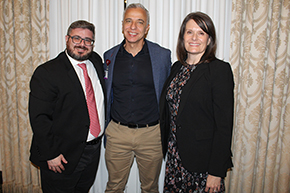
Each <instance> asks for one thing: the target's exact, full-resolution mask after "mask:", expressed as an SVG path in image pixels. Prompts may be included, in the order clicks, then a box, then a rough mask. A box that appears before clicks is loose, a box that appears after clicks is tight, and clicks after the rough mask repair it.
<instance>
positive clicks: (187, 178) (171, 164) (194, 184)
mask: <svg viewBox="0 0 290 193" xmlns="http://www.w3.org/2000/svg"><path fill="white" fill-rule="evenodd" d="M195 68H196V66H194V65H189V66H182V67H181V69H180V72H179V73H177V75H176V76H175V77H174V78H173V80H172V81H171V83H170V85H169V87H168V88H167V94H166V100H167V102H168V104H169V109H170V114H171V119H170V120H171V123H170V128H171V132H170V135H169V142H168V153H167V162H166V173H165V183H164V193H169V192H182V193H185V192H187V193H191V192H192V193H203V192H205V191H204V190H205V187H206V178H207V176H208V174H207V173H196V172H190V171H188V170H186V169H185V168H184V167H183V165H182V161H181V159H180V157H179V153H178V149H177V141H176V117H177V114H178V108H179V103H180V95H181V92H182V88H183V87H184V86H185V85H186V83H187V81H188V80H189V79H190V75H191V72H192V71H194V70H195ZM220 192H224V180H223V179H222V180H221V187H220Z"/></svg>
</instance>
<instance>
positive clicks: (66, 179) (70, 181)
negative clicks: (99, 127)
mask: <svg viewBox="0 0 290 193" xmlns="http://www.w3.org/2000/svg"><path fill="white" fill-rule="evenodd" d="M100 150H101V140H100V141H99V142H98V143H97V144H94V145H86V147H85V149H84V152H83V154H82V157H81V159H80V161H79V163H78V165H77V167H76V169H75V171H74V172H73V173H72V174H70V175H66V174H63V173H54V172H53V171H51V170H49V171H48V170H40V172H41V185H42V191H43V193H87V192H89V190H90V188H91V186H92V185H93V183H94V181H95V177H96V173H97V170H98V165H99V158H100Z"/></svg>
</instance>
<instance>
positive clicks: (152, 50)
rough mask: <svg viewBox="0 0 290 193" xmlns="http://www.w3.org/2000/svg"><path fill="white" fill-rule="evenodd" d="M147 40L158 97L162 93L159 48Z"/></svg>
mask: <svg viewBox="0 0 290 193" xmlns="http://www.w3.org/2000/svg"><path fill="white" fill-rule="evenodd" d="M145 41H146V42H147V46H148V50H149V55H150V60H151V65H152V74H153V82H154V87H155V93H156V97H157V98H158V93H160V91H159V82H160V80H159V79H160V74H159V73H160V71H161V70H160V69H159V65H158V61H159V60H158V56H159V53H158V49H155V47H154V46H153V45H152V44H151V43H150V42H148V41H147V40H145Z"/></svg>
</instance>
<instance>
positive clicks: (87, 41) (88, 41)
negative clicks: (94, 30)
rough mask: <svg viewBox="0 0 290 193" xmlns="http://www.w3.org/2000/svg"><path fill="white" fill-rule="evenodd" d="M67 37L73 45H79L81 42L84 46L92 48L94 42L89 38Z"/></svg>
mask: <svg viewBox="0 0 290 193" xmlns="http://www.w3.org/2000/svg"><path fill="white" fill-rule="evenodd" d="M68 37H70V38H71V40H72V42H73V43H74V44H80V43H81V42H82V41H83V40H84V43H85V45H86V46H92V45H93V44H94V42H95V40H92V39H90V38H81V37H80V36H70V35H68Z"/></svg>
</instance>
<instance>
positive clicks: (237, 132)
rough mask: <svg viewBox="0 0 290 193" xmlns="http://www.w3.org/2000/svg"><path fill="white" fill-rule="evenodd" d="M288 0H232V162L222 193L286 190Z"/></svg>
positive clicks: (289, 160)
mask: <svg viewBox="0 0 290 193" xmlns="http://www.w3.org/2000/svg"><path fill="white" fill-rule="evenodd" d="M289 34H290V1H289V0H233V2H232V25H231V54H230V62H231V65H232V68H233V71H234V76H235V83H236V87H235V100H236V105H235V125H234V136H233V160H234V165H235V167H234V168H233V170H232V171H231V172H230V173H229V175H228V177H227V179H226V180H227V192H235V193H245V192H251V193H262V192H263V193H274V192H275V193H286V192H290V185H289V182H290V176H289V173H290V82H289V76H290V35H289Z"/></svg>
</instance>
